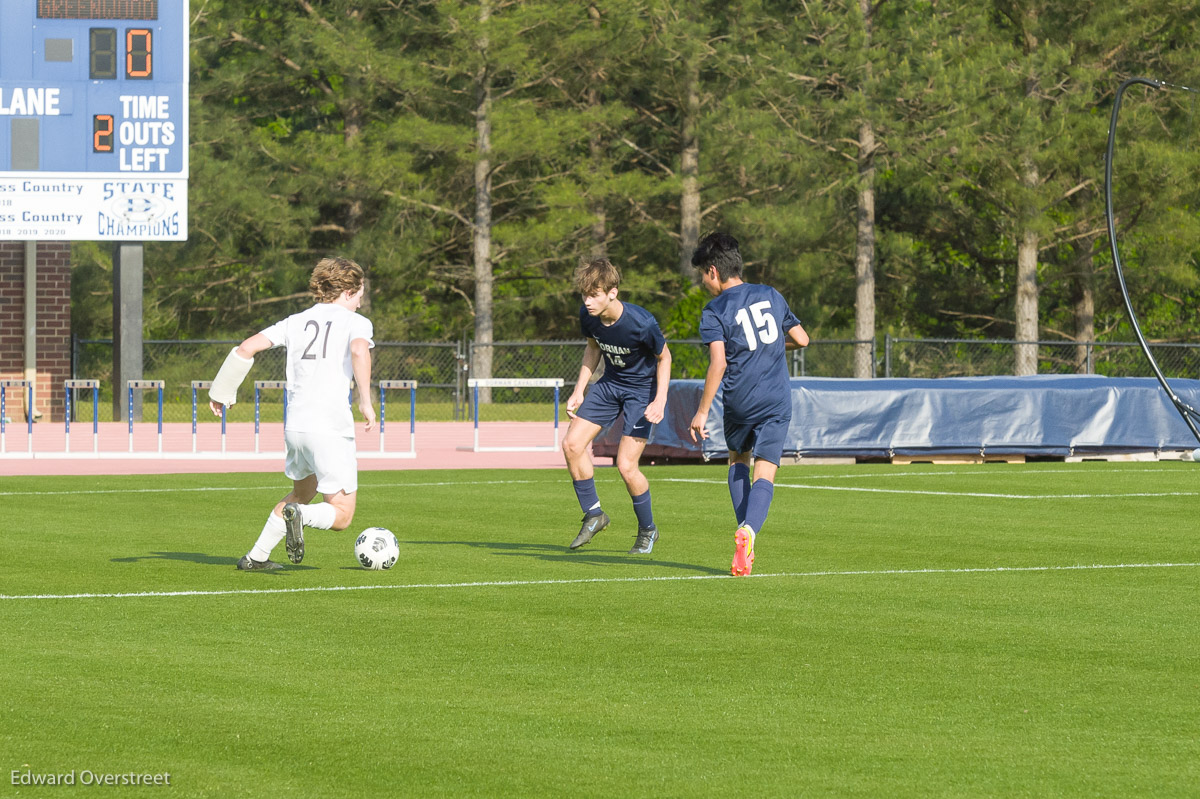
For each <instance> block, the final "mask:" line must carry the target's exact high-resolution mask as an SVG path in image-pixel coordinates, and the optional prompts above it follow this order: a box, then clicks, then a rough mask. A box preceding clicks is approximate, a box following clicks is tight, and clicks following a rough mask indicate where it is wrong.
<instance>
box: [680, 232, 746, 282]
mask: <svg viewBox="0 0 1200 799" xmlns="http://www.w3.org/2000/svg"><path fill="white" fill-rule="evenodd" d="M692 266H694V267H696V268H697V269H700V270H701V271H703V270H705V269H707V268H708V267H710V266H715V267H716V268H717V275H718V276H719V277H720V278H721V282H722V283H724V282H725V281H726V280H729V279H730V278H731V277H741V276H742V254H741V253H740V252H738V242H737V239H735V238H734V237H733V236H730V235H729V234H728V233H709V234H708V235H707V236H705V237H704V238H703V239H701V240H700V244H699V246H697V247H696V252H695V253H693V254H692Z"/></svg>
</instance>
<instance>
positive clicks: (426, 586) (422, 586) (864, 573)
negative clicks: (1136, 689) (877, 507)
mask: <svg viewBox="0 0 1200 799" xmlns="http://www.w3.org/2000/svg"><path fill="white" fill-rule="evenodd" d="M1197 566H1200V563H1093V564H1077V565H1072V566H989V567H979V568H961V569H874V570H868V569H862V570H851V571H815V572H776V573H772V574H754V575H750V577H749V579H760V580H770V579H780V578H803V577H879V576H884V577H886V576H903V575H929V574H1003V573H1008V572H1013V573H1016V572H1067V571H1101V570H1114V569H1190V568H1196V567H1197ZM736 579H746V578H737V577H733V576H731V575H728V574H690V575H673V576H664V577H588V578H580V579H575V580H496V581H482V582H469V583H413V584H407V585H326V586H311V587H308V588H239V589H227V590H218V591H139V592H135V593H111V594H104V593H95V594H0V600H36V599H150V598H163V597H198V596H246V595H263V594H313V593H333V592H340V591H403V590H439V589H447V588H523V587H540V586H547V585H587V584H596V583H664V582H683V581H688V580H736Z"/></svg>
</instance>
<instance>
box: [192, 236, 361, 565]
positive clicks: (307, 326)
mask: <svg viewBox="0 0 1200 799" xmlns="http://www.w3.org/2000/svg"><path fill="white" fill-rule="evenodd" d="M364 288H365V284H364V280H363V271H362V267H360V266H359V265H358V264H356V263H355V262H354V261H351V260H350V259H349V258H325V259H323V260H322V261H321V262H320V263H318V264H317V266H316V268H315V269H314V270H313V273H312V277H311V278H310V279H309V282H308V290H309V291H310V292H311V293H312V295H313V297H314V298H316V300H317V302H316V304H315V305H313V306H312V307H311V308H309V309H308V310H307V311H302V312H300V313H298V314H293V315H291V316H289V317H287V318H286V319H283V320H281V321H279V322H276V323H275V324H273V325H271V326H270V327H268V328H267V329H266V330H264V331H262V332H261V333H256V334H255V335H253V336H251V337H250V338H248V339H246V340H245V341H243V342H242V343H241V344H239V345H238V346H237V347H235V348H234V349H233V350H232V351H231V352H230V353H229V355H228V356H227V357H226V358H225V363H224V364H223V365H222V366H221V370H220V372H218V373H217V377H216V379H215V380H213V385H212V389H210V390H209V393H208V394H209V407H210V408H212V412H213V413H214V414H216V415H217V416H220V415H221V413H222V412H223V410H224V407H225V406H229V405H233V404H234V403H235V402H236V401H237V388H238V386H239V385H241V383H242V381H243V380H245V378H246V375H247V374H248V373H249V372H250V367H251V366H252V365H253V364H254V356H255V355H257V354H258V353H260V352H262V351H263V350H266V349H270V348H271V347H279V346H283V347H287V403H288V404H287V422H286V424H285V425H284V431H283V436H284V442H285V444H286V452H287V460H286V463H285V465H284V474H286V475H287V476H288V477H289V478H291V480H292V490H291V492H290V493H288V495H287V496H285V497H284V498H283V499H281V500H279V502H277V503H276V504H275V508H274V510H272V511H271V515H270V516H268V517H267V523H266V524H265V525H263V529H262V533H261V534H260V535H259V537H258V540H257V541H256V542H255V543H254V546H253V547H252V548H251V549H250V551H249V552H248V553H246V555H245V556H244V557H242V559H241V560H239V561H238V564H237V567H238V568H239V569H241V570H243V571H262V570H271V569H280V568H283V567H282V566H281V565H280V564H278V563H276V562H274V561H272V560H271V550H273V549H274V548H275V547H276V545H278V544H279V542H280V541H281V540H283V539H285V538H286V539H287V540H286V549H287V554H288V559H289V560H291V561H292V563H299V562H300V561H301V560H303V559H304V525H308V526H309V527H315V528H317V529H320V530H330V529H333V530H344V529H346V528H347V527H349V526H350V522H351V521H353V519H354V505H355V500H356V497H357V492H358V459H357V457H356V454H355V446H354V417H353V414H351V412H350V404H349V402H348V401H347V397H349V395H350V378H351V377H353V378H354V385H355V386H356V387H357V394H358V410H359V413H361V414H362V416H363V419H364V420H366V428H365V429H366V430H370V429H371V428H372V427H373V426H374V424H375V408H374V406H372V405H371V348H372V347H374V346H375V342H374V341H373V340H372V336H373V335H374V329H373V327H372V325H371V322H370V320H368V319H367V318H366V317H365V316H362V315H360V314H358V313H356V311H357V310H358V308H359V306H360V305H361V304H362V297H363V291H364ZM318 491H319V492H321V494H322V495H324V499H325V501H324V502H318V503H316V504H314V505H310V504H308V503H309V502H310V501H311V500H312V498H313V497H314V496H316V494H317V492H318Z"/></svg>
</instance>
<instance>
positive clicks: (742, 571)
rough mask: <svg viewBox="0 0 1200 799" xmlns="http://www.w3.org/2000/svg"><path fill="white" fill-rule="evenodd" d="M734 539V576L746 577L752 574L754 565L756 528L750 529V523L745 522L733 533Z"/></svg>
mask: <svg viewBox="0 0 1200 799" xmlns="http://www.w3.org/2000/svg"><path fill="white" fill-rule="evenodd" d="M733 540H734V543H735V544H736V549H734V551H733V568H732V569H731V571H732V572H733V576H734V577H745V576H747V575H749V574H750V569H751V568H753V566H754V530H752V529H750V527H749V525H745V524H743V525H742V526H741V527H739V528H738V529H737V532H736V533H734V534H733Z"/></svg>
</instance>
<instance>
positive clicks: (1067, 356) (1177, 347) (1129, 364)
mask: <svg viewBox="0 0 1200 799" xmlns="http://www.w3.org/2000/svg"><path fill="white" fill-rule="evenodd" d="M1028 343H1030V344H1033V345H1034V346H1036V347H1037V363H1038V374H1099V375H1105V376H1108V377H1153V376H1154V371H1153V370H1152V369H1151V368H1150V363H1149V362H1148V361H1147V360H1146V356H1145V355H1144V354H1142V350H1141V347H1140V345H1138V344H1137V343H1136V342H1125V341H1121V342H1097V341H1085V342H1075V341H1036V342H1028ZM1016 345H1017V342H1015V341H1010V340H1008V339H951V338H945V339H921V338H897V337H892V336H887V337H885V341H884V364H883V367H884V368H883V374H884V376H885V377H977V376H983V375H1011V374H1013V373H1014V371H1015V370H1016ZM1150 351H1151V353H1153V355H1154V359H1155V360H1156V361H1157V362H1158V365H1159V368H1161V369H1162V371H1163V374H1164V375H1165V376H1166V377H1183V378H1190V379H1193V380H1195V379H1200V344H1174V343H1171V344H1151V345H1150Z"/></svg>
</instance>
